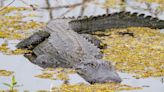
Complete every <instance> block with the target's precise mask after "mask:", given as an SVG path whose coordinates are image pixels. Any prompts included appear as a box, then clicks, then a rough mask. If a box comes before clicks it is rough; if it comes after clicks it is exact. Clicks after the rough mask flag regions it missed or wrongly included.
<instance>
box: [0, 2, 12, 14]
mask: <svg viewBox="0 0 164 92" xmlns="http://www.w3.org/2000/svg"><path fill="white" fill-rule="evenodd" d="M14 2H15V0H13V1H12V2H10V3H9V4H8V5H6V6H4V7H3V8H1V9H0V11H2V10H4V9H5V8H7V7H8V6H10V5H11V4H12V3H14Z"/></svg>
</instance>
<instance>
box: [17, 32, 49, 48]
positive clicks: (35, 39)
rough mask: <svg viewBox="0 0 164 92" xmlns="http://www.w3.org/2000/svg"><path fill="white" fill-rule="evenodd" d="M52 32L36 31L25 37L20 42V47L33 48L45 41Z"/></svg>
mask: <svg viewBox="0 0 164 92" xmlns="http://www.w3.org/2000/svg"><path fill="white" fill-rule="evenodd" d="M49 36H50V34H49V33H48V32H46V31H39V32H36V33H34V34H33V35H32V36H30V37H29V38H26V39H24V40H23V41H21V42H20V43H19V44H17V46H16V47H17V48H18V49H30V50H31V49H33V48H35V46H37V45H38V44H40V43H41V42H43V41H44V40H45V39H46V38H48V37H49Z"/></svg>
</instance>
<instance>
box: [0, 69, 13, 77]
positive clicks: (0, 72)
mask: <svg viewBox="0 0 164 92" xmlns="http://www.w3.org/2000/svg"><path fill="white" fill-rule="evenodd" d="M13 73H14V72H12V71H7V70H0V76H10V75H12V74H13Z"/></svg>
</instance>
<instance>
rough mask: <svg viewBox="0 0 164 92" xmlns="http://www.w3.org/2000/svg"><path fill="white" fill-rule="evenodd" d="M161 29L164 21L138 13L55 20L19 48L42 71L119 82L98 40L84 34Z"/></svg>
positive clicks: (93, 81) (97, 81)
mask: <svg viewBox="0 0 164 92" xmlns="http://www.w3.org/2000/svg"><path fill="white" fill-rule="evenodd" d="M132 26H135V27H150V28H158V29H162V28H164V21H163V20H159V19H157V18H152V17H150V16H147V17H144V15H143V14H141V15H138V14H137V13H133V14H130V13H126V12H121V13H114V14H109V15H102V16H97V17H90V18H86V17H85V18H78V19H75V18H58V19H54V20H51V21H50V22H49V23H48V24H47V26H46V27H45V28H44V29H43V30H42V31H39V32H36V33H34V34H33V35H32V36H30V37H29V38H26V39H24V40H23V41H21V42H20V43H18V45H17V48H18V49H30V50H32V53H25V54H24V56H25V57H26V58H27V59H29V61H30V62H32V63H34V64H36V65H38V66H40V67H42V68H47V67H51V68H57V67H63V68H73V69H75V70H76V71H77V73H78V74H79V75H80V76H81V77H82V78H84V79H85V80H86V81H87V82H89V83H91V84H93V83H106V82H121V78H120V76H119V75H118V73H117V72H116V70H115V68H114V66H113V65H112V64H111V62H109V61H105V60H103V59H102V53H100V49H99V48H98V47H97V45H98V44H99V40H97V39H95V38H94V37H92V36H91V35H89V36H88V34H87V35H86V33H92V32H95V31H100V30H102V31H103V30H105V29H111V28H126V27H132Z"/></svg>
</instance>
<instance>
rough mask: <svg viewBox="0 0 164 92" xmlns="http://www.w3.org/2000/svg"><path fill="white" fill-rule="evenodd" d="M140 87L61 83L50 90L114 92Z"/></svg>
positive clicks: (111, 84)
mask: <svg viewBox="0 0 164 92" xmlns="http://www.w3.org/2000/svg"><path fill="white" fill-rule="evenodd" d="M139 89H141V88H140V87H131V86H129V85H125V84H117V83H105V84H94V85H87V84H77V85H69V84H63V85H62V86H60V87H53V88H52V89H51V91H52V92H116V91H121V90H139Z"/></svg>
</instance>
